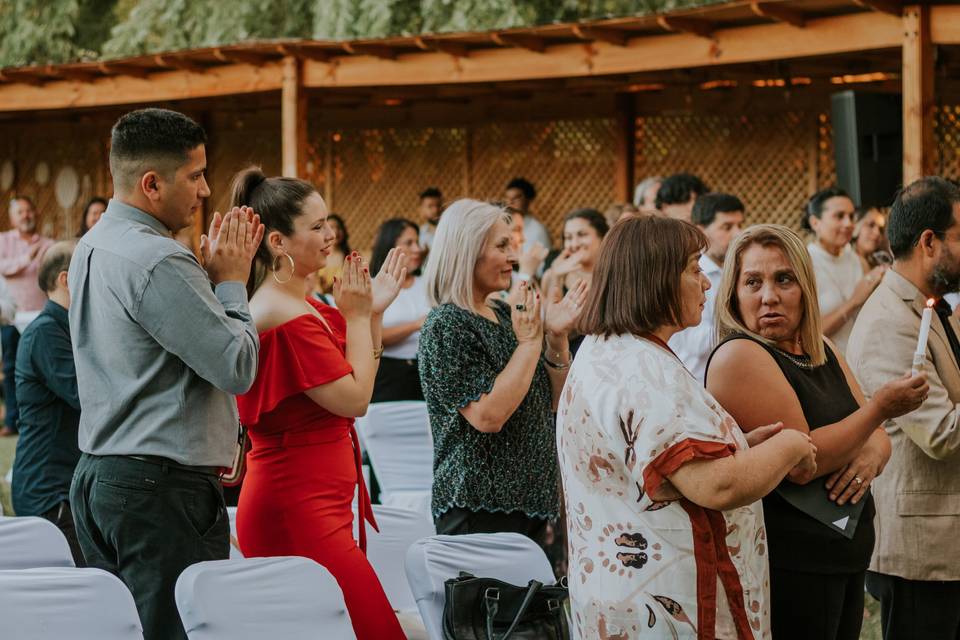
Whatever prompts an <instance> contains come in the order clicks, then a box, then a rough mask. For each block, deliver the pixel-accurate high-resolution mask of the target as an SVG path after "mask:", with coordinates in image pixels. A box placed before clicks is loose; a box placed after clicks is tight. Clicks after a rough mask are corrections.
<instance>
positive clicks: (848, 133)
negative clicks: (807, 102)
mask: <svg viewBox="0 0 960 640" xmlns="http://www.w3.org/2000/svg"><path fill="white" fill-rule="evenodd" d="M830 106H831V117H832V123H833V155H834V159H835V160H836V163H837V185H838V186H839V187H840V188H842V189H844V190H845V191H846V192H847V193H849V194H850V197H851V198H853V201H854V202H855V203H857V204H859V205H863V206H870V207H888V206H890V205H891V204H893V199H894V197H895V196H896V194H897V189H899V188H900V185H901V183H902V182H903V116H902V114H903V106H902V101H901V98H900V95H899V94H889V93H860V92H857V91H842V92H840V93H835V94H833V95H832V96H831V98H830Z"/></svg>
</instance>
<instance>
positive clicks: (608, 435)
mask: <svg viewBox="0 0 960 640" xmlns="http://www.w3.org/2000/svg"><path fill="white" fill-rule="evenodd" d="M705 247H706V238H705V237H704V235H703V232H701V231H700V230H699V229H697V228H696V227H695V226H693V225H691V224H689V223H687V222H682V221H680V220H675V219H670V218H661V217H636V218H628V219H626V220H621V221H620V222H618V223H617V224H615V225H614V226H613V228H612V229H611V230H610V233H608V234H607V237H606V239H605V240H604V244H603V247H602V249H601V250H600V258H599V260H598V262H597V266H596V268H595V270H594V275H593V284H592V287H591V289H590V292H589V294H588V296H587V301H586V303H585V306H584V311H583V314H582V317H581V319H580V322H579V327H580V331H581V332H582V333H583V334H584V335H586V336H587V337H586V338H585V339H584V341H583V344H582V345H581V347H580V351H579V352H578V353H577V358H576V360H575V361H574V363H573V366H572V367H571V369H570V375H569V376H568V377H567V382H566V385H565V387H564V389H563V393H562V395H561V400H560V408H559V413H558V416H557V448H558V450H559V454H560V473H561V476H562V478H563V486H564V492H565V496H566V506H567V535H568V546H569V548H570V553H571V556H570V567H571V570H570V603H571V613H572V618H573V623H574V624H573V627H574V629H575V637H578V638H583V639H587V638H590V639H592V638H613V637H622V638H635V637H648V635H649V637H651V638H678V637H681V638H692V637H696V638H711V639H712V638H723V639H739V640H743V639H744V638H770V621H769V593H768V587H767V559H766V541H765V538H766V534H765V531H764V524H763V512H762V509H761V506H760V503H759V500H760V498H762V497H763V496H764V495H766V494H767V493H768V492H770V491H771V490H773V488H774V487H775V486H777V484H778V483H779V482H780V481H781V480H782V479H783V478H784V477H785V476H786V475H787V474H788V473H790V472H803V473H810V472H811V470H812V469H813V468H814V465H815V463H814V455H815V453H816V449H815V447H814V446H813V444H812V443H811V442H810V438H809V437H808V436H807V435H806V434H803V433H800V432H798V431H796V430H794V429H789V430H783V429H782V425H781V424H779V423H774V424H770V425H768V426H766V427H763V428H762V429H758V430H756V431H754V432H753V433H752V434H750V435H749V436H744V434H743V433H742V432H741V431H740V428H739V427H738V426H737V423H736V422H735V421H734V420H733V418H731V417H730V415H729V414H727V412H726V411H724V410H723V407H721V406H720V404H719V403H718V402H717V401H716V400H715V399H714V398H713V396H711V395H710V394H709V393H708V392H707V391H706V390H705V389H704V388H703V387H702V386H701V385H700V384H699V383H698V381H697V380H696V379H695V378H694V377H693V375H692V374H691V373H690V372H689V371H687V370H686V369H685V368H684V366H683V363H682V362H681V361H680V360H679V359H678V358H677V357H676V356H675V355H674V354H673V352H672V351H671V350H670V348H669V347H668V346H667V341H668V340H669V339H670V336H672V335H673V334H675V333H676V332H678V331H681V330H682V329H684V328H686V327H691V326H695V325H696V324H698V323H699V322H700V316H701V313H702V311H703V305H704V301H705V296H704V293H705V292H706V290H707V289H709V287H710V281H709V280H708V279H707V278H706V276H705V275H704V274H703V273H702V272H701V271H700V265H699V258H700V253H701V252H702V251H703V249H704V248H705Z"/></svg>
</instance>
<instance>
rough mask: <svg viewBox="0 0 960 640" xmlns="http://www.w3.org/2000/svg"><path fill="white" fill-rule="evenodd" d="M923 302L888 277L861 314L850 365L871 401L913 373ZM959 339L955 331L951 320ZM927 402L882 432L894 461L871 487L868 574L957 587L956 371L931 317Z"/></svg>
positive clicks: (959, 399)
mask: <svg viewBox="0 0 960 640" xmlns="http://www.w3.org/2000/svg"><path fill="white" fill-rule="evenodd" d="M925 302H926V301H925V300H924V298H923V295H922V294H921V293H920V291H919V289H917V288H916V287H915V286H914V285H913V284H911V283H910V282H909V281H908V280H907V279H906V278H904V277H903V276H901V275H900V274H898V273H896V272H895V271H893V270H892V269H890V270H888V271H887V273H886V275H884V278H883V281H882V282H881V283H880V285H879V286H878V287H877V289H876V290H875V291H874V292H873V294H872V295H871V296H870V298H869V300H867V302H866V304H864V305H863V307H862V308H861V310H860V314H859V316H858V317H857V321H856V324H855V325H854V328H853V331H852V333H851V334H850V340H849V342H848V343H847V361H848V363H849V365H850V367H851V369H853V373H854V375H856V377H857V380H858V381H859V382H860V385H861V387H863V392H864V394H865V395H866V396H867V397H868V398H869V397H870V396H872V395H873V393H874V392H875V391H876V390H877V389H878V388H880V387H881V386H883V385H884V384H885V383H887V382H889V381H890V380H893V379H894V378H898V377H900V376H902V375H903V374H904V373H905V372H906V371H909V370H910V366H911V363H912V360H913V352H914V351H915V350H916V347H917V337H918V334H919V333H920V314H921V313H922V311H923V307H924V305H925ZM950 323H951V325H952V326H953V330H954V331H955V332H956V333H957V335H960V324H958V322H957V319H956V318H955V317H951V318H950ZM924 371H925V372H926V374H927V376H928V379H929V382H930V395H929V397H928V399H927V401H926V402H924V403H923V405H922V406H921V407H920V408H919V409H917V410H916V411H914V412H912V413H909V414H907V415H905V416H901V417H900V418H896V419H895V420H889V421H887V423H886V425H885V427H886V430H887V433H888V434H889V435H890V440H891V442H892V444H893V455H892V456H891V458H890V462H889V463H888V464H887V467H886V469H885V470H884V472H883V473H882V474H881V475H880V476H879V477H877V478H876V480H874V482H873V495H874V499H875V501H876V506H877V516H876V520H875V523H876V530H877V544H876V547H875V549H874V552H873V559H872V561H871V563H870V569H871V570H872V571H877V572H879V573H883V574H887V575H894V576H900V577H902V578H907V579H911V580H960V455H957V453H958V451H960V406H958V403H960V368H958V366H957V362H956V359H955V358H954V356H953V352H952V350H951V348H950V342H949V341H948V339H947V335H946V333H945V332H944V330H943V325H942V324H941V322H940V319H939V317H937V315H936V314H934V317H933V322H932V324H931V326H930V338H929V341H928V343H927V362H926V364H925V365H924Z"/></svg>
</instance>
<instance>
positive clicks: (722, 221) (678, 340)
mask: <svg viewBox="0 0 960 640" xmlns="http://www.w3.org/2000/svg"><path fill="white" fill-rule="evenodd" d="M691 216H692V219H693V223H694V224H695V225H697V226H698V227H700V230H701V231H703V233H704V235H706V236H707V250H706V251H704V252H703V254H702V255H701V256H700V270H701V271H703V274H704V275H705V276H707V279H708V280H710V288H709V289H708V290H707V294H706V296H707V301H706V303H705V304H704V305H703V315H702V316H701V318H702V319H701V320H700V324H698V325H697V326H695V327H689V328H687V329H684V330H683V331H680V332H679V333H675V334H674V335H673V337H672V338H670V343H669V344H670V348H671V349H673V352H674V353H675V354H677V357H678V358H680V360H681V361H682V362H683V364H684V365H685V366H686V367H687V370H688V371H690V373H692V374H693V376H694V377H695V378H696V379H697V380H699V381H700V382H701V383H704V382H705V380H704V377H705V375H706V368H707V360H709V359H710V354H711V353H713V348H714V346H716V340H717V325H716V319H715V317H714V309H715V308H716V301H717V291H718V290H719V288H720V275H721V274H722V273H723V258H724V256H725V255H726V254H727V247H729V246H730V243H731V242H732V241H733V239H734V238H736V237H737V236H738V235H740V231H742V230H743V203H742V202H741V201H740V198H738V197H736V196H732V195H729V194H726V193H707V194H704V195H702V196H700V197H698V198H697V199H696V201H695V202H694V204H693V212H692V213H691Z"/></svg>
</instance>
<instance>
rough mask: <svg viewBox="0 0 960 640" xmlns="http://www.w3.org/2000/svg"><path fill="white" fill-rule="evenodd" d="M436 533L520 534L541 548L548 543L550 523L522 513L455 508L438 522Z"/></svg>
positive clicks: (437, 520)
mask: <svg viewBox="0 0 960 640" xmlns="http://www.w3.org/2000/svg"><path fill="white" fill-rule="evenodd" d="M435 522H436V525H437V533H438V534H442V535H448V536H457V535H463V534H467V533H520V534H522V535H525V536H527V537H528V538H530V539H531V540H533V541H534V542H536V543H537V544H538V545H540V546H541V547H542V546H544V544H545V542H546V534H547V521H546V520H542V519H540V518H531V517H530V516H528V515H527V514H525V513H523V512H521V511H511V512H510V513H499V512H497V513H493V512H491V511H469V510H467V509H461V508H460V507H453V508H452V509H449V510H447V511H446V512H445V513H443V514H441V515H440V517H439V518H437V519H436V521H435Z"/></svg>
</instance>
